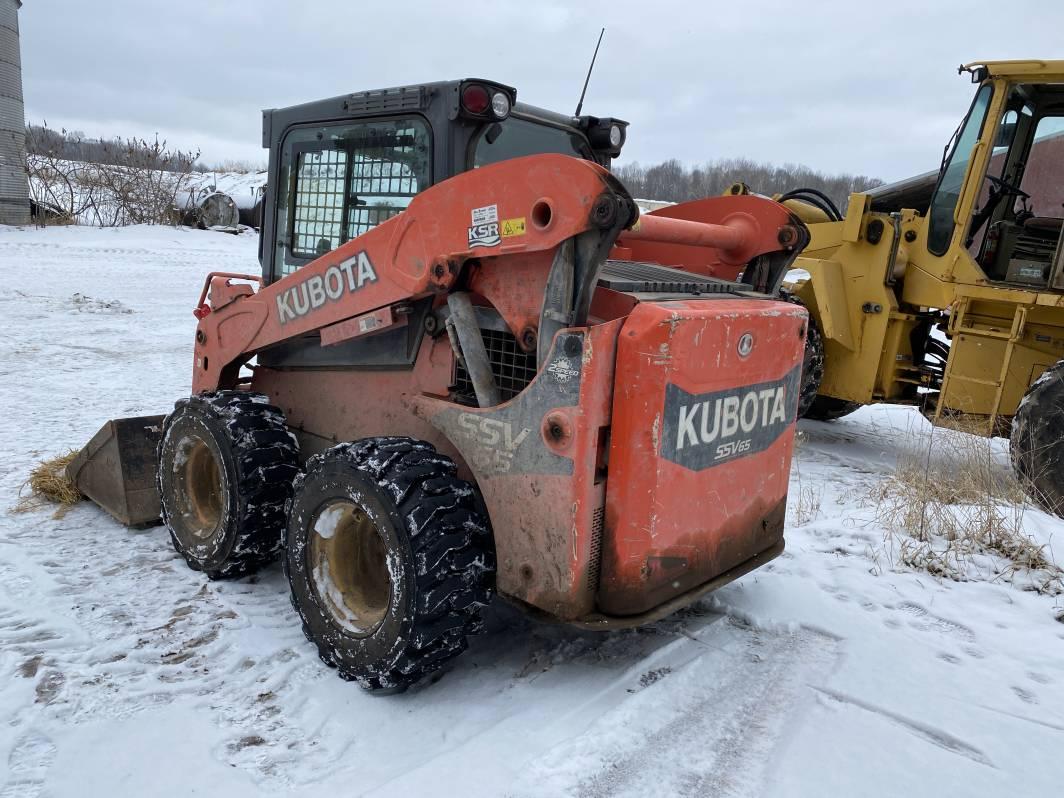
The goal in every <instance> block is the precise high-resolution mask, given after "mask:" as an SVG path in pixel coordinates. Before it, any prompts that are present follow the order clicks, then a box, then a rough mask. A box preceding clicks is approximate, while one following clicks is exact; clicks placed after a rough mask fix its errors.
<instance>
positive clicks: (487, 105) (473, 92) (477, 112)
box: [460, 83, 513, 120]
mask: <svg viewBox="0 0 1064 798" xmlns="http://www.w3.org/2000/svg"><path fill="white" fill-rule="evenodd" d="M460 97H461V104H462V112H463V113H465V114H466V115H467V116H477V117H483V118H486V119H496V120H503V119H505V118H506V117H508V116H509V115H510V108H511V106H512V104H513V98H512V97H510V95H509V94H507V93H506V92H505V91H503V90H502V89H500V88H498V87H496V86H489V85H486V84H483V83H466V84H465V85H464V86H462V91H461V94H460Z"/></svg>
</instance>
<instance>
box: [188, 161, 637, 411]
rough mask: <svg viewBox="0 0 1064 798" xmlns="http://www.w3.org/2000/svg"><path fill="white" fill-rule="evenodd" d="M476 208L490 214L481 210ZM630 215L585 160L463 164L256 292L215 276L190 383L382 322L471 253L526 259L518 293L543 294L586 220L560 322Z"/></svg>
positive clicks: (203, 385) (224, 383) (629, 207)
mask: <svg viewBox="0 0 1064 798" xmlns="http://www.w3.org/2000/svg"><path fill="white" fill-rule="evenodd" d="M489 209H490V210H489ZM485 218H488V219H491V218H494V221H487V222H484V221H480V220H482V219H485ZM635 218H636V214H635V209H634V205H633V203H632V201H631V199H630V197H629V196H628V194H627V192H626V191H625V190H624V189H623V187H621V185H620V184H619V183H618V182H617V181H616V180H615V178H613V177H612V176H611V175H610V174H609V172H608V171H606V170H605V169H603V168H602V167H600V166H598V165H596V164H594V163H591V162H589V161H582V160H579V159H576V158H571V157H567V156H563V155H534V156H529V157H525V158H516V159H513V160H509V161H505V162H502V163H499V164H494V165H491V166H486V167H482V168H480V169H476V170H473V171H469V172H465V173H462V174H460V175H457V176H455V177H453V178H451V179H449V180H446V181H444V182H442V183H439V184H437V185H435V186H433V187H431V188H428V189H426V190H425V191H423V192H422V193H420V194H419V195H418V196H416V197H415V198H414V199H413V200H412V201H411V203H410V206H409V207H408V208H407V209H406V210H405V211H404V212H403V213H401V214H399V215H398V216H395V217H393V218H392V219H389V220H388V221H386V222H384V223H382V224H380V225H379V226H377V227H375V228H374V229H373V230H370V231H369V232H367V233H365V234H363V235H361V236H359V237H357V238H354V239H352V240H351V241H348V242H346V243H345V244H343V245H342V246H340V247H338V248H337V249H335V250H334V251H332V252H329V253H328V254H326V255H323V256H321V257H320V258H318V259H317V260H315V261H313V262H312V263H310V264H309V265H307V266H305V267H304V268H302V269H300V270H299V271H298V272H296V273H294V274H292V275H289V276H288V277H285V278H284V279H282V280H279V281H277V282H275V283H272V284H271V285H269V286H266V287H264V288H262V289H261V290H259V291H258V292H256V293H251V292H250V291H249V290H248V288H247V287H245V286H232V285H229V284H228V283H229V278H227V277H218V278H215V280H214V281H212V283H213V284H212V286H211V292H210V294H211V306H210V307H209V308H208V307H204V306H201V307H200V308H198V309H197V316H199V317H200V322H199V326H198V328H197V330H196V349H195V353H196V354H195V361H194V366H193V379H192V386H193V391H194V392H195V393H202V392H204V391H210V390H214V389H217V388H220V387H231V386H232V385H233V384H235V382H236V378H237V374H238V371H239V367H240V366H241V365H242V364H243V363H244V362H246V361H247V360H248V359H249V358H250V357H251V356H252V355H254V354H255V353H257V352H260V351H262V350H264V349H267V348H269V347H270V346H273V345H275V344H278V343H281V342H283V341H287V340H291V339H294V338H298V337H301V336H305V335H307V334H310V333H315V332H318V331H320V333H321V337H322V345H323V346H324V345H328V344H329V343H332V342H337V341H340V340H346V339H347V338H350V337H353V336H355V335H357V334H359V332H360V327H368V328H371V329H377V328H379V326H380V325H382V324H388V323H389V320H390V318H391V317H390V314H387V313H384V314H379V313H378V314H376V315H374V314H375V312H376V311H380V310H381V309H386V308H389V307H390V306H393V305H396V304H397V303H403V302H409V301H412V300H417V299H423V298H425V297H429V296H432V295H443V294H446V293H447V292H449V291H451V290H452V289H453V288H454V286H455V282H456V280H458V279H459V277H460V275H461V274H462V270H463V266H464V265H466V264H467V263H468V262H469V261H471V260H473V259H476V260H477V261H480V260H481V259H485V260H488V259H496V258H497V259H498V260H501V261H506V262H507V263H513V264H514V265H515V266H516V265H518V264H522V263H524V264H530V265H531V274H530V275H529V276H530V277H531V283H532V284H531V285H529V286H528V293H529V295H531V296H538V297H540V298H542V297H543V296H544V289H545V282H546V281H547V278H548V273H549V271H550V269H549V267H550V264H551V263H552V261H553V253H554V252H555V251H556V250H557V249H558V248H559V247H560V246H561V245H562V244H563V243H564V242H566V241H567V240H569V239H573V238H578V237H579V236H580V235H581V234H583V233H588V232H595V233H596V235H595V236H593V237H595V238H599V237H604V238H605V239H606V241H605V242H604V243H605V247H603V246H595V247H593V248H592V249H593V253H594V254H593V257H592V258H589V259H586V260H587V263H586V264H583V267H582V268H581V264H579V263H576V264H573V270H574V272H575V274H576V277H577V279H576V282H575V284H574V285H573V286H572V290H573V291H574V295H573V297H572V303H573V307H572V311H573V313H572V318H570V319H568V320H567V323H573V322H576V323H581V321H582V319H581V318H580V317H581V315H583V316H586V313H587V306H588V304H589V302H590V293H591V289H592V288H593V286H594V279H595V269H596V268H597V265H598V264H597V263H595V262H593V261H601V260H602V257H603V255H604V251H605V250H606V249H608V248H609V246H610V245H612V243H613V240H614V239H615V238H616V236H617V234H618V233H619V232H620V230H621V229H622V228H623V227H626V226H628V225H629V224H630V223H631V222H632V221H634V220H635ZM493 225H494V227H493ZM483 228H487V229H486V230H485V229H483ZM599 234H601V235H599ZM600 243H601V242H600ZM499 256H505V257H499ZM537 264H545V266H543V267H542V268H536V265H537ZM234 293H235V295H234ZM536 311H537V313H538V311H539V308H538V306H537V308H536ZM362 317H364V318H362ZM352 321H355V323H354V324H351V323H350V322H352ZM360 323H361V324H360ZM361 332H365V330H361Z"/></svg>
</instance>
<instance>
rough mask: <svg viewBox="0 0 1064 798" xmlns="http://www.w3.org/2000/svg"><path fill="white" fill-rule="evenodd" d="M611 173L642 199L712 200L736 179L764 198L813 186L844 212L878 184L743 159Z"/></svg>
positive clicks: (627, 166) (626, 168)
mask: <svg viewBox="0 0 1064 798" xmlns="http://www.w3.org/2000/svg"><path fill="white" fill-rule="evenodd" d="M613 172H614V174H615V175H617V176H618V177H619V178H620V179H621V182H622V183H624V185H625V187H626V188H627V189H628V190H629V191H630V192H631V194H632V196H633V197H639V198H641V199H650V200H665V201H668V202H686V201H687V200H693V199H699V198H701V197H716V196H720V195H721V194H723V193H724V192H725V190H727V188H728V187H729V186H730V185H732V184H733V183H736V182H740V181H741V182H743V183H746V184H747V185H748V186H750V188H751V189H752V190H753V191H755V192H757V193H758V194H766V195H769V196H771V195H773V194H782V193H784V192H786V191H790V190H791V189H795V188H815V189H817V190H818V191H822V192H823V193H825V194H827V195H828V196H829V197H831V199H832V200H834V201H835V204H836V205H837V206H838V207H839V208H841V209H843V210H845V207H846V202H847V200H848V199H849V196H850V194H851V193H853V192H855V191H867V190H868V189H870V188H875V187H876V186H880V185H882V184H883V181H882V180H877V179H876V178H874V177H868V176H867V175H850V174H824V173H822V172H817V171H816V170H814V169H810V168H809V167H808V166H802V165H800V164H784V165H783V166H776V165H774V164H769V163H761V162H759V161H752V160H749V159H746V158H725V159H721V160H718V161H708V162H706V163H703V164H696V165H693V166H688V165H686V164H683V163H681V162H680V161H678V160H676V159H675V158H672V159H670V160H668V161H662V162H661V163H658V164H654V165H653V166H643V165H642V164H640V163H638V162H634V163H630V164H623V165H621V166H618V167H616V168H615V169H614V170H613Z"/></svg>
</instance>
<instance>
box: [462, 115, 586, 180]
mask: <svg viewBox="0 0 1064 798" xmlns="http://www.w3.org/2000/svg"><path fill="white" fill-rule="evenodd" d="M542 153H560V154H561V155H572V156H573V157H575V158H587V159H590V158H591V148H590V147H589V146H588V143H587V140H586V139H585V138H584V137H583V136H581V135H580V134H578V133H575V132H573V131H571V130H565V129H564V128H560V127H553V126H552V125H545V124H540V123H537V122H531V121H529V120H527V119H520V118H518V117H513V116H511V117H510V118H508V119H505V120H503V121H502V122H496V123H494V124H491V125H489V126H488V127H487V128H485V129H484V130H483V131H481V133H480V135H478V136H477V138H476V139H475V143H474V148H473V159H472V160H473V168H477V167H479V166H487V165H488V164H492V163H498V162H499V161H507V160H509V159H511V158H521V157H523V156H525V155H540V154H542Z"/></svg>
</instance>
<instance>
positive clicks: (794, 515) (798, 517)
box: [791, 481, 824, 526]
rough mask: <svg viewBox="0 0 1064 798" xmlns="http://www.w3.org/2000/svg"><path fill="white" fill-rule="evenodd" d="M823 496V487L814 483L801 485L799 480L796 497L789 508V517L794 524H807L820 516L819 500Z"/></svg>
mask: <svg viewBox="0 0 1064 798" xmlns="http://www.w3.org/2000/svg"><path fill="white" fill-rule="evenodd" d="M823 497H824V490H823V488H820V487H817V486H815V485H803V484H801V482H800V481H799V484H798V498H797V499H796V500H795V502H794V506H793V507H792V508H791V519H792V520H793V522H794V525H795V526H802V525H803V524H808V523H809V522H810V521H815V520H816V519H817V518H819V517H820V502H821V499H823Z"/></svg>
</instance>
